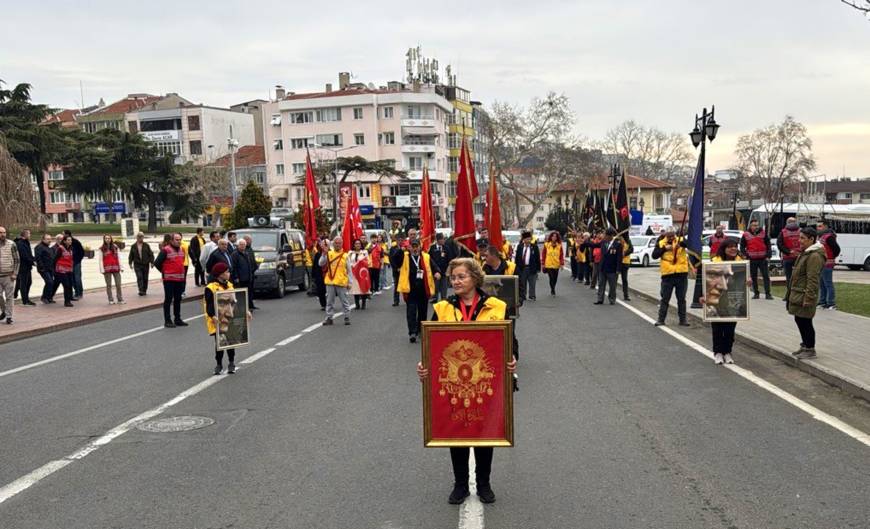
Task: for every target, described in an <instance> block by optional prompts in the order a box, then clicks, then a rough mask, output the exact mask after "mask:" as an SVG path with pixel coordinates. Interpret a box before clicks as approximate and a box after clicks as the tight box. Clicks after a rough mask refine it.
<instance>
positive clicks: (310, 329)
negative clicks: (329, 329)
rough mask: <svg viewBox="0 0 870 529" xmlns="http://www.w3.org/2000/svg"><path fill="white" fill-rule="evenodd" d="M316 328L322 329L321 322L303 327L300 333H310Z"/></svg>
mask: <svg viewBox="0 0 870 529" xmlns="http://www.w3.org/2000/svg"><path fill="white" fill-rule="evenodd" d="M318 327H323V322H317V323H315V324H314V325H309V326H308V327H305V328H304V329H302V332H303V333H307V332H311V331H314V330H316V329H317V328H318Z"/></svg>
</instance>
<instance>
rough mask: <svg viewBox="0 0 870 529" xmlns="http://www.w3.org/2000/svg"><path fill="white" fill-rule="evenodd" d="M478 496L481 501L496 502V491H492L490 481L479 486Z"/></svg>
mask: <svg viewBox="0 0 870 529" xmlns="http://www.w3.org/2000/svg"><path fill="white" fill-rule="evenodd" d="M477 496H478V497H479V498H480V502H481V503H495V492H493V491H492V487H490V486H489V483H487V484H486V485H478V486H477Z"/></svg>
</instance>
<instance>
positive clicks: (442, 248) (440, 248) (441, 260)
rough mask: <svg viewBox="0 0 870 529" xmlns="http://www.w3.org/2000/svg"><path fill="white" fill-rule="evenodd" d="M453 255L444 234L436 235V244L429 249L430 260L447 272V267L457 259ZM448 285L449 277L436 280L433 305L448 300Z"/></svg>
mask: <svg viewBox="0 0 870 529" xmlns="http://www.w3.org/2000/svg"><path fill="white" fill-rule="evenodd" d="M451 253H452V250H451V249H450V248H449V247H447V246H446V245H445V244H444V234H443V233H438V234H436V235H435V244H433V245H432V246H430V247H429V258H430V259H431V260H432V261H433V262H434V263H435V265H437V266H438V269H439V270H447V265H448V264H450V261H452V260H453V258H454V257H455V256H454V255H451ZM447 283H448V280H447V277H446V276H444V275H442V276H441V277H440V278H438V279H436V280H435V296H434V297H433V298H432V303H437V302H438V300H439V298H440V299H447Z"/></svg>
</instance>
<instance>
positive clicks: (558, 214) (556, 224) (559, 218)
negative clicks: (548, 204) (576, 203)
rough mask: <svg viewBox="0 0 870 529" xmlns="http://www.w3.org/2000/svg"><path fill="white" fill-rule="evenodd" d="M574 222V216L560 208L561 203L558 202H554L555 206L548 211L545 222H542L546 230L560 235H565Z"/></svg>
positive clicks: (567, 210)
mask: <svg viewBox="0 0 870 529" xmlns="http://www.w3.org/2000/svg"><path fill="white" fill-rule="evenodd" d="M573 222H574V215H573V214H572V212H571V211H570V210H569V209H567V208H565V207H563V206H562V201H561V200H559V201H558V202H556V206H555V207H554V208H553V209H551V210H550V213H549V214H548V215H547V220H546V221H544V226H546V228H547V229H548V230H551V231H558V232H559V233H560V234H561V235H563V236H564V235H565V234H566V233H568V230H569V229H570V228H571V226H572V225H573Z"/></svg>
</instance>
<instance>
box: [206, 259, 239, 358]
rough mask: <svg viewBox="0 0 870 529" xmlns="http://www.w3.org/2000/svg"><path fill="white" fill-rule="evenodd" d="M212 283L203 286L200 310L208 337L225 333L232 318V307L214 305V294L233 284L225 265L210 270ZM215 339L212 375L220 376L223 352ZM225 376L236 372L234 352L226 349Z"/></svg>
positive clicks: (218, 265) (220, 263) (218, 264)
mask: <svg viewBox="0 0 870 529" xmlns="http://www.w3.org/2000/svg"><path fill="white" fill-rule="evenodd" d="M211 277H212V281H211V283H209V284H208V285H206V286H205V289H204V290H203V297H202V310H203V312H204V313H205V328H206V330H207V331H208V335H209V336H212V337H213V336H215V335H216V334H217V330H218V329H221V332H222V333H223V332H226V331H227V329H228V328H229V323H230V320H232V317H233V310H234V309H233V305H232V304H228V303H225V304H222V303H216V301H215V297H216V293H217V292H220V291H222V290H230V289H231V288H233V284H232V283H231V282H230V269H229V266H227V264H226V263H223V262H219V263H217V264H216V265H214V266H213V267H212V269H211ZM246 312H247V317H248V320H250V319H251V311H250V310H248V311H246ZM217 347H218V344H217V339H215V341H214V348H215V349H214V359H215V362H216V363H217V365H216V366H215V368H214V374H215V375H220V374H221V371H223V369H224V350H222V349H220V350H219V349H218V348H217ZM226 352H227V361H229V365H227V374H229V375H232V374H233V373H235V372H236V350H235V349H227V350H226Z"/></svg>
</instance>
